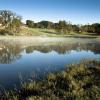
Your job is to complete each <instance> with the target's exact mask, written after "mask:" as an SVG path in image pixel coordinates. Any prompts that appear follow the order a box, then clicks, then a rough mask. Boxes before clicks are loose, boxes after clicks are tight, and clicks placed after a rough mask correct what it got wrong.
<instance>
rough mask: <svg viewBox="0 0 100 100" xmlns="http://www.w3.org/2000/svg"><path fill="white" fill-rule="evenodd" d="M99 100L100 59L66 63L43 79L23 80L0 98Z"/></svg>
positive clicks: (6, 99)
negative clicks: (62, 69)
mask: <svg viewBox="0 0 100 100" xmlns="http://www.w3.org/2000/svg"><path fill="white" fill-rule="evenodd" d="M90 99H92V100H100V61H82V62H81V63H80V64H70V65H67V67H66V68H65V70H64V71H61V72H57V73H50V74H49V75H48V76H47V77H46V78H45V79H44V80H42V81H39V82H36V81H32V80H31V81H30V82H24V83H22V84H21V88H20V89H19V90H16V91H8V92H7V91H6V92H5V94H4V96H2V100H90Z"/></svg>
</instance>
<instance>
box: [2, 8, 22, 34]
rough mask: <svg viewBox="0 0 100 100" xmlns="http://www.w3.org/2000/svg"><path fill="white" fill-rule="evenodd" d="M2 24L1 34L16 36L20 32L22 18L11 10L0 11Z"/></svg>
mask: <svg viewBox="0 0 100 100" xmlns="http://www.w3.org/2000/svg"><path fill="white" fill-rule="evenodd" d="M0 24H1V26H2V29H1V31H0V34H2V35H5V34H8V35H9V34H10V35H11V34H12V35H15V33H19V32H20V26H21V16H19V15H17V14H15V13H13V12H12V11H9V10H0Z"/></svg>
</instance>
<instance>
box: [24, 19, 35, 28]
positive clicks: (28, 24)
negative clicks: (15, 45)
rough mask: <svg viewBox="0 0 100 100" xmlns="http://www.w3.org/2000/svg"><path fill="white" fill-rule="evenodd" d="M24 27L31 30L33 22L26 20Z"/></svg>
mask: <svg viewBox="0 0 100 100" xmlns="http://www.w3.org/2000/svg"><path fill="white" fill-rule="evenodd" d="M26 25H27V26H28V27H30V28H33V27H34V21H32V20H26Z"/></svg>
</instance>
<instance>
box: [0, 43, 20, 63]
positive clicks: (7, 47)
mask: <svg viewBox="0 0 100 100" xmlns="http://www.w3.org/2000/svg"><path fill="white" fill-rule="evenodd" d="M20 52H21V49H20V46H19V45H17V44H13V45H11V44H7V43H6V44H3V48H2V50H0V63H4V64H8V63H11V62H12V61H15V60H16V59H19V58H20V57H21V55H20Z"/></svg>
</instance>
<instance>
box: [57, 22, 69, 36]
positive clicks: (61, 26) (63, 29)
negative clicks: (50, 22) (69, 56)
mask: <svg viewBox="0 0 100 100" xmlns="http://www.w3.org/2000/svg"><path fill="white" fill-rule="evenodd" d="M66 27H67V25H66V21H59V23H58V24H57V27H56V31H57V32H58V33H61V34H64V33H66V31H67V28H66Z"/></svg>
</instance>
